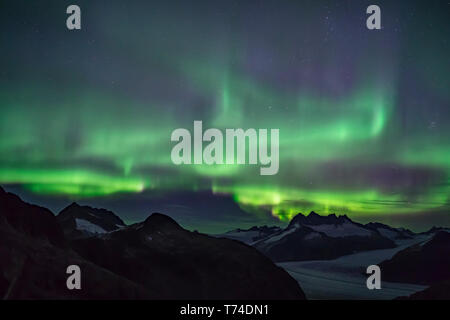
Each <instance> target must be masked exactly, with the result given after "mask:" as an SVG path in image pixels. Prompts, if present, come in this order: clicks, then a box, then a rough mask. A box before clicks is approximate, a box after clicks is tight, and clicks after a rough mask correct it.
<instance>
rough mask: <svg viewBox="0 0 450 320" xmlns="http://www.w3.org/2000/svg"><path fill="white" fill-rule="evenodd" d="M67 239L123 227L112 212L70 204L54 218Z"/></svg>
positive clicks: (123, 224) (122, 223) (121, 222)
mask: <svg viewBox="0 0 450 320" xmlns="http://www.w3.org/2000/svg"><path fill="white" fill-rule="evenodd" d="M56 218H57V220H58V222H59V224H60V225H61V226H62V228H63V231H64V234H65V235H66V237H68V238H72V239H73V238H80V237H88V236H91V235H93V234H98V233H100V234H101V233H106V232H110V231H114V230H117V229H120V228H123V227H125V223H124V222H123V221H122V219H120V218H119V217H118V216H116V215H115V214H114V213H113V212H111V211H108V210H105V209H96V208H91V207H89V206H80V205H78V204H77V203H72V204H71V205H69V206H68V207H66V208H65V209H63V210H62V211H61V212H60V213H59V214H58V216H57V217H56Z"/></svg>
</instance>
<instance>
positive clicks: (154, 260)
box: [0, 189, 305, 299]
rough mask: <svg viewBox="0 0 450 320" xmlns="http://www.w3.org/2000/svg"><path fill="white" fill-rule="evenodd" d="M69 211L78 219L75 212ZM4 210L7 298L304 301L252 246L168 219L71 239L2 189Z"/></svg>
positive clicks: (1, 280) (0, 224) (2, 285)
mask: <svg viewBox="0 0 450 320" xmlns="http://www.w3.org/2000/svg"><path fill="white" fill-rule="evenodd" d="M71 207H72V208H71V209H70V210H74V209H77V210H76V211H77V214H78V211H79V209H78V208H77V206H76V205H72V206H71ZM0 209H1V210H0V297H2V298H6V299H194V298H199V299H304V298H305V296H304V294H303V292H302V290H301V288H300V287H299V285H298V283H297V282H296V281H295V280H294V279H293V278H291V276H289V274H288V273H287V272H285V271H284V270H283V269H281V268H279V267H277V266H276V265H274V264H273V263H272V262H271V261H270V260H269V259H268V258H266V257H264V256H263V255H262V254H261V253H259V252H258V251H257V250H255V249H254V248H252V247H249V246H247V245H245V244H241V243H238V242H236V241H232V240H228V239H216V238H213V237H209V236H206V235H203V234H199V233H194V232H189V231H187V230H185V229H183V228H182V227H181V226H180V225H178V224H177V223H176V222H175V221H174V220H173V219H171V218H169V217H167V216H165V215H162V214H153V215H151V216H150V217H149V218H147V219H146V220H145V221H144V222H142V223H139V224H135V225H132V226H129V227H124V228H120V229H117V230H115V231H114V230H113V231H110V232H107V233H103V234H96V235H94V236H91V237H90V238H84V239H83V238H82V239H71V240H70V239H69V240H67V239H66V238H65V237H64V234H63V232H62V228H61V227H60V226H59V224H58V221H57V219H56V217H55V216H54V215H53V214H52V213H51V212H50V211H49V210H47V209H45V208H41V207H37V206H33V205H29V204H26V203H25V202H23V201H22V200H20V198H18V197H17V196H15V195H12V194H9V193H6V192H4V191H3V189H0ZM89 211H90V210H89ZM97 212H98V211H96V213H97ZM64 215H68V216H71V215H69V214H68V213H67V212H66V213H65V214H64ZM107 216H109V215H107ZM73 264H74V265H78V266H80V268H81V270H82V290H79V291H78V290H73V291H71V290H68V289H67V288H66V279H67V277H68V275H67V274H66V269H67V267H68V266H69V265H73Z"/></svg>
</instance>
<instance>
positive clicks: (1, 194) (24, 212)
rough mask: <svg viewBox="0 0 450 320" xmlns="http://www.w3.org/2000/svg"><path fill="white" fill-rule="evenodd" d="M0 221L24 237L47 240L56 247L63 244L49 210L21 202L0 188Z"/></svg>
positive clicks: (62, 237)
mask: <svg viewBox="0 0 450 320" xmlns="http://www.w3.org/2000/svg"><path fill="white" fill-rule="evenodd" d="M0 219H3V223H4V224H7V225H9V226H10V227H11V228H13V229H14V230H17V231H18V232H20V233H21V234H23V235H24V236H29V237H32V238H37V239H42V240H48V241H49V242H50V243H51V244H53V245H56V246H63V245H64V244H65V238H64V234H63V231H62V229H61V227H60V226H59V224H58V222H57V221H56V219H55V217H54V215H53V213H51V212H50V210H48V209H46V208H42V207H39V206H36V205H32V204H28V203H26V202H23V201H22V200H21V199H20V198H19V197H18V196H16V195H15V194H12V193H9V192H5V191H4V190H3V189H2V188H1V187H0Z"/></svg>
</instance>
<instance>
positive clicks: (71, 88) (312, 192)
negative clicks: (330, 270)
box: [0, 0, 450, 230]
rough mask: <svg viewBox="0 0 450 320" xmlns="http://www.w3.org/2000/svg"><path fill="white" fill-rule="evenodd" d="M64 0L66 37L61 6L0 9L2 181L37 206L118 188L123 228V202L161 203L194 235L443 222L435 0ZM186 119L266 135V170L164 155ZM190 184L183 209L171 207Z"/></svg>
mask: <svg viewBox="0 0 450 320" xmlns="http://www.w3.org/2000/svg"><path fill="white" fill-rule="evenodd" d="M73 3H76V4H78V5H79V6H80V7H81V11H82V29H81V30H79V31H69V30H67V29H66V28H65V19H66V17H67V15H66V14H65V8H66V7H67V6H68V5H69V4H72V2H67V1H58V2H57V3H56V2H55V1H53V2H52V1H49V2H46V1H10V0H7V1H2V3H1V4H0V24H1V30H2V31H1V37H0V42H1V57H2V59H1V61H0V66H1V68H0V136H1V138H0V185H2V186H4V187H5V188H6V189H8V188H16V189H14V190H20V192H19V193H21V195H23V196H24V197H33V198H34V199H41V200H40V201H41V203H42V204H47V203H46V201H48V202H52V201H58V199H64V200H67V201H69V200H76V201H80V202H86V203H89V204H91V205H94V206H100V205H104V206H108V203H109V204H110V205H111V206H113V207H114V205H113V204H114V203H116V202H117V201H118V199H120V200H121V201H122V204H121V206H120V210H119V212H118V214H120V215H121V216H123V217H124V219H125V220H127V219H128V220H129V221H132V220H133V219H135V218H136V219H137V217H136V214H131V212H136V208H135V207H134V205H133V204H132V202H133V201H132V199H137V197H139V201H140V203H144V204H145V207H146V209H145V210H146V211H144V212H141V214H142V215H144V214H147V213H148V211H153V209H155V207H154V206H153V205H154V203H155V201H156V200H155V199H156V198H158V199H161V201H167V203H166V204H167V206H169V205H170V206H178V207H183V208H185V209H183V211H182V212H185V211H186V210H187V211H189V214H188V215H189V217H190V218H189V219H191V220H189V221H190V222H189V223H188V224H191V225H192V226H193V227H196V228H199V229H201V230H203V229H202V228H204V229H206V230H213V229H214V230H216V229H217V230H218V229H220V228H224V229H227V228H228V225H229V226H239V225H238V224H237V222H238V221H240V220H239V219H241V218H242V221H245V222H246V223H249V224H250V223H252V224H257V223H266V222H268V221H269V223H271V222H273V223H275V222H276V221H277V220H279V221H282V222H285V221H288V220H289V219H290V218H291V217H292V216H293V215H295V214H297V213H298V212H304V213H305V212H306V213H307V212H309V211H311V210H314V211H316V212H319V213H323V214H325V213H337V214H347V215H349V216H350V217H351V218H354V219H356V220H358V219H360V220H367V219H372V220H379V221H390V220H389V219H394V218H395V217H401V218H400V219H402V222H403V224H405V225H406V226H411V227H414V228H419V227H421V226H422V225H423V226H424V227H425V226H429V225H430V224H431V223H433V224H436V222H439V223H441V224H450V211H449V209H450V199H449V198H450V197H449V195H450V184H449V176H450V148H449V147H450V143H449V141H450V126H449V122H450V93H449V90H448V89H449V87H450V62H449V57H450V43H449V38H450V37H449V34H450V23H449V21H450V10H449V9H450V5H449V4H448V1H447V2H446V1H440V2H425V1H423V2H417V3H414V2H412V1H398V2H397V1H395V3H393V1H390V2H389V1H387V2H386V1H378V2H377V4H378V5H379V6H380V7H381V10H382V26H383V28H382V29H381V30H367V28H366V27H365V19H366V17H367V15H366V14H365V8H367V6H368V5H369V4H371V3H370V2H366V1H361V2H359V3H356V2H355V1H291V2H288V1H277V2H276V1H194V2H192V3H190V2H186V1H185V2H182V1H164V2H162V1H160V2H152V1H132V2H131V3H128V2H127V3H125V2H122V3H120V2H119V1H111V2H108V4H105V3H104V2H101V1H74V2H73ZM195 120H201V121H203V124H204V126H205V127H209V128H212V127H214V128H219V129H225V128H243V129H246V128H275V129H279V130H280V166H279V172H278V174H277V175H274V176H260V175H259V166H247V165H237V164H236V165H218V166H210V165H189V166H187V165H185V166H175V165H174V164H173V163H172V162H171V159H170V153H171V149H172V147H173V143H171V141H170V135H171V132H172V131H173V130H174V129H176V128H191V127H192V123H193V121H195ZM205 194H207V196H205V197H207V198H208V199H207V200H204V204H205V208H204V210H205V211H207V212H209V214H208V215H204V214H203V215H199V216H198V217H196V216H195V215H196V212H195V210H196V209H195V208H190V209H189V208H188V207H186V202H183V201H182V200H183V199H185V198H186V197H189V196H190V195H194V196H193V197H194V199H195V201H198V202H202V197H203V195H205ZM223 197H225V198H229V199H231V201H233V202H234V204H235V205H236V206H235V207H233V206H230V208H237V210H238V211H237V213H236V215H235V216H233V217H234V218H233V219H235V220H234V221H228V220H230V218H229V217H228V216H227V215H226V214H225V213H224V212H223V210H222V209H218V206H222V205H223V204H222V202H223V201H224V198H223ZM215 198H217V199H218V200H217V201H218V202H217V203H215V202H214V200H213V199H215ZM127 199H128V200H127ZM158 201H159V200H158ZM125 203H126V204H129V206H128V207H127V205H125ZM47 205H49V206H51V204H50V203H48V204H47ZM141 207H142V206H140V208H141ZM230 210H231V209H230ZM169 211H170V210H169ZM179 212H180V211H177V214H180V213H179ZM167 213H169V214H170V213H171V212H167ZM178 218H179V219H180V220H181V221H183V216H182V214H181V215H180V216H179V217H178ZM274 218H275V219H274ZM416 218H417V219H419V220H420V223H416V222H414V219H416ZM214 221H217V224H218V225H220V226H222V227H220V226H219V227H217V226H211V225H213V224H214V223H213V222H214ZM393 221H394V220H393ZM227 222H229V223H228V224H227Z"/></svg>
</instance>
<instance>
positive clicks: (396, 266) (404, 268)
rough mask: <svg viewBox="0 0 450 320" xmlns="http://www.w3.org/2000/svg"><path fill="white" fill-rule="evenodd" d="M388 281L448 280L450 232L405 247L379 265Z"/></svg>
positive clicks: (424, 282)
mask: <svg viewBox="0 0 450 320" xmlns="http://www.w3.org/2000/svg"><path fill="white" fill-rule="evenodd" d="M380 268H381V270H382V272H383V278H384V279H385V280H387V281H392V282H407V283H418V284H428V285H429V284H436V283H441V282H444V281H448V280H450V233H448V232H445V231H441V232H438V233H436V234H435V235H434V236H433V237H432V238H431V239H430V240H428V241H426V242H425V243H421V244H416V245H413V246H411V247H408V248H406V249H404V250H402V251H400V252H398V253H397V254H395V255H394V256H393V257H392V258H391V259H390V260H386V261H384V262H382V263H381V264H380Z"/></svg>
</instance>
